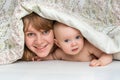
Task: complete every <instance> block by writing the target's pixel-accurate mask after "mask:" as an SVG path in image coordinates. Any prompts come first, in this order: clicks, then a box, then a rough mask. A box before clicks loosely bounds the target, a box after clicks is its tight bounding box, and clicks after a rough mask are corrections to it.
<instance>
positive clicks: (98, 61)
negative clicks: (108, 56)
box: [90, 59, 102, 67]
mask: <svg viewBox="0 0 120 80" xmlns="http://www.w3.org/2000/svg"><path fill="white" fill-rule="evenodd" d="M90 66H91V67H98V66H102V62H101V61H100V60H97V59H93V60H92V61H91V62H90Z"/></svg>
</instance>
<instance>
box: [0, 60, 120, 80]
mask: <svg viewBox="0 0 120 80" xmlns="http://www.w3.org/2000/svg"><path fill="white" fill-rule="evenodd" d="M119 74H120V61H113V62H112V63H111V64H109V65H107V66H103V67H90V66H89V62H71V61H59V60H54V61H53V60H51V61H39V62H38V61H34V62H24V61H19V62H15V63H12V64H7V65H1V66H0V79H1V80H119V78H120V76H119Z"/></svg>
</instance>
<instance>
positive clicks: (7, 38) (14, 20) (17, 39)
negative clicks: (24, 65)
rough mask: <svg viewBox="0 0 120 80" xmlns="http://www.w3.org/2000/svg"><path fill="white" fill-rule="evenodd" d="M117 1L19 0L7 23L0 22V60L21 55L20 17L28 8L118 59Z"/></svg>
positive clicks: (7, 59)
mask: <svg viewBox="0 0 120 80" xmlns="http://www.w3.org/2000/svg"><path fill="white" fill-rule="evenodd" d="M119 4H120V3H119V0H105V1H101V0H97V1H96V0H91V1H89V0H75V1H74V0H65V1H63V0H34V1H33V0H28V1H27V0H25V2H19V4H18V6H17V8H16V9H15V11H14V13H13V16H12V17H11V18H10V20H9V22H8V24H9V25H7V26H6V25H4V24H5V23H2V24H0V25H2V26H0V31H1V32H0V42H1V43H0V64H7V63H12V62H14V61H16V60H18V59H20V58H21V57H22V55H23V48H24V33H23V23H22V20H21V18H22V17H24V16H25V15H28V14H30V13H32V12H36V13H37V14H39V15H40V16H42V17H44V18H47V19H51V20H57V21H59V22H62V23H65V24H67V25H69V26H71V27H74V28H77V29H79V30H80V31H81V33H82V34H83V36H84V37H85V38H86V39H87V40H88V41H90V42H91V43H92V44H93V45H95V46H96V47H98V48H99V49H101V50H103V51H104V52H106V53H108V54H114V59H118V60H120V54H119V53H120V37H119V36H120V27H119V26H120V24H119V23H120V15H119V14H120V9H119V6H120V5H119ZM1 22H2V21H1ZM6 32H7V33H6Z"/></svg>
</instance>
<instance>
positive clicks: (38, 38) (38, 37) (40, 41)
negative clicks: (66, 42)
mask: <svg viewBox="0 0 120 80" xmlns="http://www.w3.org/2000/svg"><path fill="white" fill-rule="evenodd" d="M43 41H44V40H43V37H42V36H41V35H39V36H37V37H36V40H35V42H36V44H41V43H42V42H43Z"/></svg>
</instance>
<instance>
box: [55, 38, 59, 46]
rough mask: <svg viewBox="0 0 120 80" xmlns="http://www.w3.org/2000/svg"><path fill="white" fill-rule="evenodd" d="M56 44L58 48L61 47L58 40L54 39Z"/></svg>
mask: <svg viewBox="0 0 120 80" xmlns="http://www.w3.org/2000/svg"><path fill="white" fill-rule="evenodd" d="M54 42H55V44H56V45H57V46H58V47H60V45H59V43H58V41H57V40H56V39H54Z"/></svg>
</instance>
